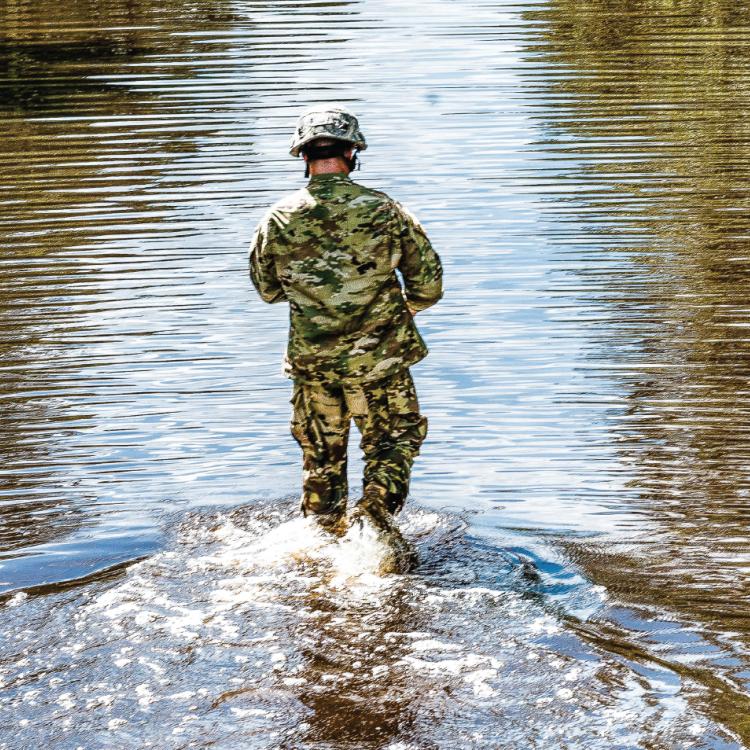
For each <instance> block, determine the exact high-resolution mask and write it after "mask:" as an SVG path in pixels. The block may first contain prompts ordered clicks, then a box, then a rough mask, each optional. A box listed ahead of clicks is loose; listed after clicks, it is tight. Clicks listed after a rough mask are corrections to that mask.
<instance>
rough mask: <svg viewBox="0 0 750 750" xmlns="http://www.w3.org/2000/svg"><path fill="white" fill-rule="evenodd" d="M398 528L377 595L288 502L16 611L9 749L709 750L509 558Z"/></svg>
mask: <svg viewBox="0 0 750 750" xmlns="http://www.w3.org/2000/svg"><path fill="white" fill-rule="evenodd" d="M403 528H404V531H405V533H406V536H407V537H408V538H410V539H411V540H412V541H413V542H414V543H415V544H416V546H417V547H418V550H419V554H420V559H421V565H420V567H419V568H418V569H417V570H416V571H415V572H414V574H411V575H404V576H397V575H385V576H381V575H378V569H379V565H380V564H381V562H382V559H383V554H384V550H383V548H382V547H381V546H380V545H379V542H378V541H377V540H376V538H375V537H374V536H371V535H368V534H367V533H364V534H363V532H361V531H359V530H357V531H354V532H350V534H349V535H348V536H347V537H345V538H344V539H342V540H333V539H332V538H330V537H328V536H327V535H325V534H323V533H322V532H320V531H318V530H317V528H316V527H315V526H314V524H313V523H311V522H310V521H308V520H306V519H304V518H301V517H299V516H298V515H297V511H296V508H295V507H294V505H293V504H291V503H288V502H287V503H281V504H278V503H277V504H275V505H273V506H271V505H267V506H261V507H257V506H253V507H243V508H238V509H236V510H233V511H230V512H226V513H215V512H214V513H193V514H190V515H188V516H187V517H185V518H183V519H182V520H181V521H180V522H179V523H178V524H177V528H176V530H175V532H174V535H173V539H172V541H171V542H170V543H169V544H168V545H167V547H166V548H165V550H164V551H162V552H161V553H159V554H157V555H155V556H154V557H152V558H150V559H148V560H145V561H143V562H141V563H137V564H135V565H133V566H132V567H131V568H130V569H129V570H128V572H127V574H126V575H125V576H124V578H122V579H121V580H119V581H117V582H115V583H112V584H110V585H108V586H106V587H102V586H101V585H99V586H96V587H94V586H89V587H87V588H85V589H84V590H82V591H80V592H78V593H75V594H59V595H54V596H48V597H36V598H35V597H31V598H29V597H27V596H26V595H24V594H18V595H16V596H14V597H13V598H12V599H10V600H9V601H8V602H7V603H6V605H5V609H4V610H3V614H4V617H5V618H6V619H7V618H12V619H13V621H14V622H15V625H16V627H15V628H14V632H13V634H12V636H11V637H10V638H9V639H8V640H7V642H5V643H4V645H3V651H4V653H3V657H2V671H1V673H0V679H2V682H3V687H4V692H3V697H2V699H0V701H1V702H0V707H1V710H2V713H1V714H0V716H1V717H2V718H1V721H2V726H3V727H4V728H5V729H6V731H7V730H10V729H12V731H13V735H14V736H15V737H16V739H10V737H11V735H10V734H6V735H5V736H6V739H5V740H4V741H2V742H0V747H2V748H8V749H10V748H21V747H34V746H43V745H44V744H45V743H47V742H48V740H49V737H50V736H55V737H56V738H57V742H58V743H59V744H58V745H57V746H58V747H76V746H78V745H81V744H82V745H84V746H85V747H87V748H97V747H102V748H104V747H113V746H114V747H118V748H131V747H132V748H142V747H159V748H179V747H186V746H189V745H190V743H199V744H200V745H201V746H207V745H209V744H211V746H212V747H218V748H232V747H237V746H238V743H241V744H242V746H243V747H248V748H270V747H278V748H291V747H294V748H329V747H330V748H334V747H336V748H343V747H352V748H356V747H373V748H374V747H391V748H394V749H395V748H398V747H402V748H411V747H414V748H423V747H436V748H439V747H445V748H449V747H457V746H461V747H476V748H518V747H531V746H544V747H557V746H560V747H569V748H579V747H580V748H590V747H592V742H595V743H596V746H597V747H602V746H605V745H606V746H607V747H612V748H619V747H622V748H625V747H634V746H643V743H656V746H659V747H679V746H681V745H680V744H679V743H680V742H682V741H685V742H688V741H689V742H690V743H692V744H690V746H691V747H716V746H718V745H715V744H712V743H714V742H719V741H720V738H721V737H722V735H721V733H720V730H718V729H717V728H716V727H715V726H713V725H712V724H710V723H708V722H707V721H706V720H705V719H703V718H701V717H700V716H698V715H694V714H693V710H692V709H691V708H690V707H689V706H688V704H687V702H686V700H685V698H684V697H683V696H682V695H681V694H680V685H679V680H678V681H675V680H674V679H672V680H671V681H670V677H671V675H670V673H669V671H668V670H660V669H658V668H654V669H653V670H652V674H650V675H647V674H645V673H643V672H641V673H639V672H637V671H635V670H634V669H633V668H632V665H628V664H626V663H624V662H620V661H618V660H617V659H614V658H612V657H610V656H607V655H605V654H602V653H599V652H598V651H597V650H596V649H593V648H591V647H590V646H588V645H587V644H586V643H585V642H583V641H580V640H578V639H577V638H576V637H575V636H573V635H572V634H571V633H570V632H569V631H568V630H567V629H566V628H565V623H564V621H563V620H562V619H561V616H560V613H558V612H556V611H555V609H554V608H551V607H550V606H549V602H548V600H547V599H546V598H545V596H543V595H542V592H541V591H540V584H538V583H534V582H533V581H532V580H531V579H530V578H529V576H528V575H527V572H526V570H525V566H524V565H523V564H521V561H520V560H519V558H518V556H517V555H516V554H514V553H512V552H510V551H507V550H505V549H503V548H500V547H497V546H492V545H490V544H487V543H486V542H479V541H478V540H477V539H476V538H474V537H472V536H471V535H470V534H469V533H468V531H467V527H466V524H465V522H464V521H463V520H462V519H461V518H459V517H457V516H453V515H450V514H447V513H437V512H429V511H427V510H411V511H409V512H407V514H406V515H405V517H404V525H403ZM40 618H44V619H43V621H44V622H45V627H44V628H40V627H39V622H40V621H42V620H40ZM725 739H726V740H727V741H729V738H725ZM721 741H723V740H721ZM659 743H661V744H659ZM685 746H688V745H685ZM727 746H728V747H730V746H734V745H731V744H729V745H727Z"/></svg>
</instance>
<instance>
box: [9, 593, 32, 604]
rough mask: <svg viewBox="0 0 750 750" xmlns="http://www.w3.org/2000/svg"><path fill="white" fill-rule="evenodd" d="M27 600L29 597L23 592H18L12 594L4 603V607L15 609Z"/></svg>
mask: <svg viewBox="0 0 750 750" xmlns="http://www.w3.org/2000/svg"><path fill="white" fill-rule="evenodd" d="M28 598H29V595H28V594H27V593H26V592H25V591H19V592H18V593H17V594H13V596H11V597H10V599H8V601H7V602H5V606H6V607H17V606H18V605H19V604H23V602H25V601H26V600H27V599H28Z"/></svg>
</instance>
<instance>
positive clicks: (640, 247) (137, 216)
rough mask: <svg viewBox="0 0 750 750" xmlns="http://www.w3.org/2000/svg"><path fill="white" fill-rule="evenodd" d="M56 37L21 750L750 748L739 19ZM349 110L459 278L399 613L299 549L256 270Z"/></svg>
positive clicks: (274, 347)
mask: <svg viewBox="0 0 750 750" xmlns="http://www.w3.org/2000/svg"><path fill="white" fill-rule="evenodd" d="M68 5H72V4H65V7H59V6H58V5H56V4H52V3H47V2H45V1H44V0H39V1H38V2H36V3H33V4H32V3H30V2H23V1H20V2H19V1H18V0H0V102H1V108H0V132H1V133H2V137H1V138H0V165H1V166H2V177H1V178H0V205H2V212H1V213H0V233H2V240H3V242H2V244H3V254H2V260H1V262H0V280H1V283H0V295H1V297H0V332H1V334H2V335H0V368H1V369H2V377H1V378H0V399H2V410H1V411H0V433H1V435H2V437H1V438H0V446H2V456H3V461H2V464H1V465H0V493H1V494H2V506H1V507H2V520H3V524H2V527H0V528H1V530H0V541H1V542H2V548H1V549H2V551H1V552H0V583H1V584H2V589H3V590H4V591H5V592H6V593H5V603H4V606H3V607H2V609H0V630H1V632H2V633H3V639H2V642H1V645H0V681H2V692H1V693H0V726H2V731H1V732H0V747H2V748H13V750H15V749H16V748H19V749H20V748H28V747H38V746H43V745H50V746H54V747H60V748H76V747H85V748H87V750H88V748H100V747H101V748H141V747H159V748H181V747H207V746H212V747H217V748H233V747H240V746H241V747H258V748H295V749H297V748H344V747H352V748H355V747H356V748H362V747H367V748H369V747H372V748H391V750H407V749H411V748H420V749H421V748H433V747H434V748H453V747H476V748H485V747H486V748H506V747H507V748H519V747H539V748H545V749H546V748H579V747H580V748H641V747H643V748H659V749H661V748H665V749H666V748H669V749H672V748H674V749H677V748H680V750H681V749H682V748H687V747H694V748H742V747H745V744H746V743H748V742H750V723H749V722H748V718H747V717H748V716H749V715H750V685H749V684H748V683H749V682H750V655H749V654H748V645H749V644H750V622H749V620H748V611H750V610H749V609H748V593H750V591H749V585H748V553H747V549H748V545H747V542H748V534H747V518H748V510H749V509H750V482H749V481H748V475H747V468H746V467H747V465H748V460H747V459H748V454H749V453H750V450H749V449H750V441H749V440H748V437H749V435H748V430H747V426H746V425H747V423H748V420H747V417H748V413H749V412H750V409H749V408H748V407H749V405H750V401H749V400H748V370H749V368H748V362H750V359H749V358H748V354H750V352H749V351H748V349H749V347H748V343H749V341H750V339H748V335H747V326H748V324H747V311H748V308H749V307H750V299H749V298H748V293H747V291H746V284H745V282H746V281H747V279H748V268H749V266H748V260H749V258H748V255H747V250H746V248H747V239H748V234H749V233H748V229H749V228H750V227H749V226H748V218H747V217H748V211H747V209H748V207H750V206H749V205H748V204H749V203H750V201H749V200H748V198H749V195H748V193H749V188H748V185H750V181H748V174H747V172H748V163H749V162H748V158H747V154H748V145H749V143H750V126H748V122H747V118H746V116H745V113H746V110H747V104H748V101H747V100H748V93H749V91H750V88H749V82H750V45H748V42H747V30H748V28H750V11H748V9H746V8H745V7H743V5H742V4H737V3H731V2H729V0H718V1H717V2H712V3H699V2H687V1H685V2H674V3H656V2H631V0H626V1H625V2H622V1H621V2H618V3H615V2H611V1H610V0H589V1H588V2H586V3H580V2H568V1H565V0H547V1H546V2H535V3H532V2H519V3H516V4H513V5H511V4H500V3H489V2H483V1H478V0H476V1H469V0H466V2H464V0H460V1H459V2H456V0H428V1H427V2H424V3H420V4H419V5H418V6H417V5H416V4H411V5H409V4H406V3H395V2H390V0H381V1H380V2H377V3H376V2H372V1H371V0H360V1H353V2H316V3H310V2H299V1H298V0H290V2H285V3H257V2H241V1H240V0H236V1H235V2H230V1H229V0H216V1H213V0H200V1H199V2H196V3H193V4H192V5H189V6H186V5H185V4H183V3H176V2H171V1H170V0H161V1H160V2H159V3H156V2H151V0H138V1H137V2H129V3H124V2H119V1H118V0H109V1H108V2H101V1H100V2H95V1H94V0H90V1H89V2H86V3H76V4H75V7H73V8H71V7H67V6H68ZM326 100H336V101H343V102H346V103H348V104H349V105H350V106H351V107H352V108H353V109H354V110H355V111H356V112H357V113H358V114H359V115H360V118H361V121H362V125H363V128H364V130H365V133H366V134H367V137H368V141H369V142H370V149H369V150H368V151H367V152H366V153H365V154H364V157H363V169H362V171H361V172H360V173H358V174H357V175H356V178H357V179H358V180H360V181H362V182H363V183H365V184H368V185H372V186H376V187H379V188H381V189H384V190H386V191H387V192H389V193H391V194H392V195H394V196H395V197H398V198H399V199H400V200H402V201H403V202H404V203H406V204H407V205H408V206H409V207H410V208H412V209H413V210H414V211H415V212H416V213H417V214H418V215H419V217H420V218H421V219H422V221H423V223H424V224H425V226H426V228H427V230H428V232H429V234H430V236H431V237H432V238H433V241H434V244H435V246H436V248H437V249H438V251H439V252H440V253H441V255H442V257H443V259H444V263H445V267H446V297H445V299H444V300H443V301H442V302H441V303H440V304H439V305H438V306H437V307H436V308H434V309H433V310H430V311H428V312H426V313H423V314H420V316H419V320H420V321H421V327H422V330H423V332H424V334H425V337H426V339H427V341H428V343H429V345H430V347H431V350H432V353H431V355H430V357H429V358H428V359H427V360H426V361H425V362H424V363H423V364H421V365H419V366H418V367H417V368H415V371H414V376H415V381H416V383H417V386H418V389H419V392H420V398H421V401H422V405H423V408H424V411H425V412H426V414H427V415H428V416H429V418H430V435H429V437H428V440H427V442H426V444H425V447H424V451H423V455H422V456H421V457H420V458H419V460H418V462H417V465H416V467H415V472H414V480H413V497H412V499H411V501H410V504H409V507H408V509H407V512H406V515H405V517H404V520H403V527H404V532H405V534H406V536H407V537H408V538H410V539H411V540H412V541H413V542H414V543H415V545H416V547H417V549H418V550H419V553H420V558H421V561H422V562H421V565H420V567H419V568H418V569H417V570H415V571H414V572H413V573H412V574H410V575H407V576H387V575H386V576H382V575H378V574H377V570H378V565H379V561H380V560H381V559H382V550H380V549H379V548H378V546H377V544H376V543H375V542H374V540H373V539H371V538H368V537H367V536H365V537H364V538H360V537H358V536H357V535H356V534H354V535H353V536H352V537H350V538H348V539H345V540H343V541H342V542H333V541H331V540H326V539H324V538H323V537H320V536H319V535H317V534H316V532H315V531H314V530H313V529H312V528H311V527H309V525H307V523H306V522H305V521H303V520H300V519H299V517H298V515H297V513H296V509H295V508H296V501H295V500H294V499H293V498H294V496H295V495H296V494H297V493H298V488H299V482H300V470H299V456H298V452H297V448H296V446H295V444H294V443H293V441H292V440H291V438H290V437H289V435H288V428H287V420H288V414H289V405H288V398H289V391H290V386H289V384H288V382H287V381H285V380H284V379H283V378H282V377H281V375H280V372H279V370H280V366H279V363H280V359H281V355H282V351H283V347H284V337H285V327H286V311H285V310H284V309H283V307H282V306H264V305H263V304H262V303H260V302H259V301H258V300H257V298H256V297H255V295H254V293H253V292H252V290H251V288H250V284H249V281H248V279H247V274H246V249H247V243H248V241H249V238H250V235H251V232H252V229H253V226H254V223H255V221H256V220H257V219H258V218H259V216H260V215H261V213H262V212H263V210H264V208H265V207H266V206H267V205H268V204H269V203H270V202H272V201H273V200H275V199H276V198H277V197H279V196H280V195H282V194H284V193H285V192H288V191H290V190H292V189H295V188H296V187H298V186H299V185H300V184H302V182H303V179H302V170H301V168H300V165H299V163H298V162H295V161H294V160H291V159H290V158H289V157H288V156H287V155H286V149H287V143H288V138H289V134H290V132H291V128H292V126H293V123H294V119H295V117H296V115H297V114H298V113H299V111H300V110H301V109H303V108H304V107H305V106H307V105H308V104H312V103H316V102H319V101H326ZM353 449H354V445H353ZM355 452H356V451H355ZM360 469H361V464H360V463H359V462H358V461H357V460H355V461H353V462H352V479H351V485H352V487H356V486H357V485H358V481H359V480H358V473H359V471H360Z"/></svg>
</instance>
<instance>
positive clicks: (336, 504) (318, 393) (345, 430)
mask: <svg viewBox="0 0 750 750" xmlns="http://www.w3.org/2000/svg"><path fill="white" fill-rule="evenodd" d="M350 419H351V416H350V414H349V411H348V409H347V406H346V402H345V400H344V393H343V390H342V389H341V387H340V386H336V385H333V384H317V383H316V384H313V383H304V382H301V381H295V383H294V392H293V394H292V424H291V429H292V435H293V436H294V438H295V440H296V441H297V442H298V443H299V445H300V447H301V448H302V469H303V479H302V512H303V513H304V514H305V515H308V514H310V513H312V514H315V515H316V516H318V520H319V521H320V522H321V524H322V525H324V526H326V527H333V526H335V524H336V522H337V521H338V520H339V518H340V517H341V515H342V514H343V513H344V511H345V510H346V498H347V492H348V488H347V480H346V448H347V441H348V437H349V422H350Z"/></svg>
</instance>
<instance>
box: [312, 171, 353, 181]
mask: <svg viewBox="0 0 750 750" xmlns="http://www.w3.org/2000/svg"><path fill="white" fill-rule="evenodd" d="M351 181H352V180H351V178H350V177H349V175H348V174H344V173H343V172H329V173H326V174H314V175H313V176H312V177H311V178H310V182H311V183H316V182H351Z"/></svg>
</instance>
